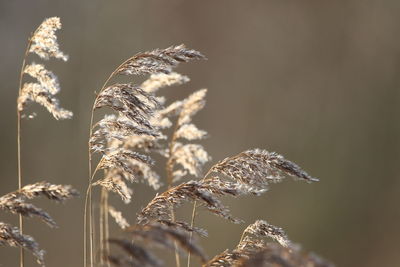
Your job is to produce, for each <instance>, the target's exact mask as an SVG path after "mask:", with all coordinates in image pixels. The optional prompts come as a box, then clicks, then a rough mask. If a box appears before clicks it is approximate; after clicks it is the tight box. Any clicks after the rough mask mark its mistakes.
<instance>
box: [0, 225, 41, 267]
mask: <svg viewBox="0 0 400 267" xmlns="http://www.w3.org/2000/svg"><path fill="white" fill-rule="evenodd" d="M0 246H10V247H20V248H24V249H26V250H28V251H30V252H32V254H33V256H35V258H36V260H37V262H38V263H39V264H40V265H43V266H44V250H41V249H40V248H39V244H38V243H37V242H36V241H35V240H34V239H33V238H32V237H31V236H29V235H23V234H21V232H20V230H19V229H18V227H13V226H11V225H9V224H6V223H3V222H0Z"/></svg>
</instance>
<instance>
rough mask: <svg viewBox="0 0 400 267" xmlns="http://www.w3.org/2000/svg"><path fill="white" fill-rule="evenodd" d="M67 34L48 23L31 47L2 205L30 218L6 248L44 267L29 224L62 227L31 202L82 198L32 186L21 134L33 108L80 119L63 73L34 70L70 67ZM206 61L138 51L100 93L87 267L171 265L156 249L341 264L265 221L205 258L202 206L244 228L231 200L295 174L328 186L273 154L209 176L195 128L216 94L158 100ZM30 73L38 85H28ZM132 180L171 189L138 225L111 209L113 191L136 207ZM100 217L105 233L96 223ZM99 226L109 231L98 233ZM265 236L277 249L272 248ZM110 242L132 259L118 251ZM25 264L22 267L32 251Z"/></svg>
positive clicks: (192, 55)
mask: <svg viewBox="0 0 400 267" xmlns="http://www.w3.org/2000/svg"><path fill="white" fill-rule="evenodd" d="M60 28H61V23H60V20H59V18H50V19H46V20H45V21H44V22H43V23H42V24H41V25H40V26H39V28H38V29H37V30H36V31H35V32H34V33H33V35H32V37H31V38H30V39H29V42H28V46H27V50H26V53H25V57H24V61H23V66H22V70H21V75H20V88H19V96H18V102H17V114H18V174H19V175H18V180H19V189H18V190H17V191H15V192H12V193H9V194H6V195H4V196H2V197H0V209H2V210H6V211H9V212H12V213H15V214H19V216H20V228H17V227H13V226H11V225H9V224H5V223H2V222H1V223H0V245H9V246H17V247H21V248H25V249H27V250H29V251H31V252H32V254H33V255H34V256H35V257H36V258H37V260H38V262H39V264H42V265H43V264H44V258H43V255H44V251H43V250H41V249H39V245H38V244H37V243H36V242H35V240H34V239H33V238H32V237H30V236H28V235H25V234H23V223H22V222H23V221H22V216H27V217H38V218H39V219H41V220H42V221H44V222H45V223H47V224H48V225H50V226H56V223H55V222H54V220H53V219H52V218H51V216H50V215H49V214H48V213H46V212H45V211H44V210H42V209H40V208H38V207H36V206H34V205H33V204H31V203H28V202H27V201H28V200H30V199H33V198H36V197H40V196H44V197H47V198H48V199H50V200H54V201H57V202H62V201H64V200H66V199H69V198H71V197H74V196H76V195H77V191H76V190H74V189H72V188H71V187H70V186H65V185H53V184H50V183H47V182H39V183H35V184H32V185H26V186H24V187H23V186H22V175H21V161H20V144H21V141H20V126H21V118H22V117H23V116H22V112H23V111H25V110H26V108H27V105H28V104H29V103H30V102H37V103H39V104H41V105H42V106H44V107H45V108H47V110H48V111H49V112H50V113H51V114H52V115H53V116H54V118H56V119H68V118H71V117H72V112H70V111H67V110H65V109H63V108H61V107H60V105H59V101H58V99H56V97H55V95H56V94H57V93H58V92H59V91H60V85H59V82H58V79H57V77H56V76H55V75H54V73H52V72H51V71H49V70H47V69H45V67H44V66H43V65H42V64H36V63H31V64H29V65H27V64H26V60H27V57H28V55H29V54H30V53H32V54H36V55H38V56H39V57H40V58H42V59H45V60H47V59H49V58H58V59H62V60H64V61H66V60H67V56H66V55H65V54H64V53H63V52H61V51H60V49H59V45H58V43H57V37H56V35H55V32H56V30H58V29H60ZM199 59H205V57H204V56H203V55H202V54H201V53H200V52H198V51H196V50H193V49H188V48H186V47H185V46H184V45H177V46H170V47H167V48H165V49H155V50H152V51H148V52H143V53H138V54H136V55H134V56H132V57H130V58H128V59H127V60H125V61H124V62H123V63H121V65H120V66H118V67H117V68H116V69H115V70H114V71H113V72H112V73H111V74H110V76H109V77H108V78H107V79H106V81H105V82H104V85H103V86H102V87H101V88H100V90H99V91H98V93H97V95H96V98H95V100H94V103H93V106H92V110H91V120H90V130H89V140H88V160H89V177H88V188H87V193H86V199H85V213H84V266H87V265H88V264H90V266H91V267H93V266H110V264H113V265H116V266H164V263H163V261H162V259H160V258H159V257H157V256H155V255H156V254H155V253H153V252H152V249H153V248H161V249H163V250H171V251H173V252H174V253H175V261H176V266H178V267H180V266H181V257H182V254H183V252H186V253H187V255H188V259H187V266H188V267H189V266H190V264H191V255H195V256H197V258H198V259H199V261H200V263H201V264H202V265H203V266H331V264H330V263H328V262H326V261H324V260H322V259H320V258H318V257H316V256H314V255H313V254H305V253H303V252H302V251H301V250H300V246H298V245H296V244H294V243H293V242H292V241H290V240H289V239H288V237H287V235H286V234H285V232H284V231H283V230H282V229H281V228H279V227H276V226H274V225H271V224H269V223H267V222H266V221H264V220H257V221H256V222H255V223H253V224H250V225H249V226H248V227H247V228H245V230H244V231H243V233H242V236H241V238H240V241H239V243H238V245H237V246H236V247H235V248H234V249H232V250H225V251H224V252H222V253H220V254H218V255H216V256H214V257H213V258H212V259H209V258H208V257H207V256H206V255H205V254H204V252H203V249H202V248H201V245H200V242H199V240H198V239H197V236H202V237H207V236H208V233H207V231H206V230H204V229H201V228H198V227H196V220H198V219H199V214H198V213H199V212H198V209H199V208H203V209H204V210H206V211H208V212H211V213H213V214H216V215H218V216H220V217H222V218H224V219H226V220H228V221H230V222H233V223H242V222H243V220H242V219H240V218H236V216H233V215H232V214H231V212H230V210H229V209H228V208H227V207H226V206H225V205H224V204H223V203H222V200H221V198H222V197H223V196H231V197H242V196H246V195H249V194H251V195H260V194H261V193H264V192H266V191H267V190H268V189H269V186H270V185H271V184H272V183H277V182H281V181H282V180H283V179H284V178H285V177H286V176H291V177H294V178H295V179H297V180H303V181H306V182H309V183H311V182H316V181H318V179H316V178H314V177H312V176H310V175H309V174H308V173H307V172H305V171H304V170H303V169H302V168H300V167H299V166H298V165H297V164H295V163H294V162H291V161H289V160H287V159H285V158H284V157H283V156H282V155H279V154H278V153H275V152H268V151H266V150H263V149H251V150H247V151H243V152H241V153H239V154H237V155H234V156H231V157H228V158H226V159H224V160H221V161H219V162H217V163H215V164H214V165H212V166H211V168H209V169H208V171H207V172H203V167H204V165H205V164H206V163H207V162H209V161H210V160H211V157H210V155H209V154H208V152H207V151H206V149H205V148H204V147H203V146H202V145H201V144H199V141H200V140H202V139H204V138H206V137H208V134H207V132H206V131H205V130H202V129H199V128H198V127H197V126H196V125H195V123H194V122H193V121H194V116H195V115H196V114H197V113H198V112H199V111H200V110H201V109H203V108H204V107H205V103H206V101H205V97H206V93H207V89H201V90H198V91H195V92H194V93H192V94H190V95H189V96H188V97H187V98H185V99H183V100H178V101H175V102H173V103H170V104H167V100H166V98H165V97H162V96H159V95H157V94H158V92H159V91H160V90H161V89H162V88H165V87H168V86H175V85H181V84H184V83H187V82H188V81H189V78H188V77H187V76H185V75H181V74H179V73H177V72H173V70H174V69H175V68H176V67H177V66H178V65H179V63H184V62H189V61H192V60H199ZM25 74H28V75H29V76H30V77H31V78H33V79H35V80H36V82H33V83H32V82H30V83H25V84H24V85H22V80H23V78H24V77H25ZM119 75H127V76H131V75H149V77H148V78H147V79H146V80H145V81H144V82H143V83H142V84H140V85H139V84H136V83H134V82H128V83H126V82H125V83H118V82H113V80H114V79H117V77H118V76H119ZM98 109H108V111H109V112H107V113H108V114H107V115H105V116H104V117H103V118H99V119H97V118H96V117H95V111H96V110H98ZM94 155H97V157H94ZM154 155H158V156H162V157H163V158H164V161H165V162H164V166H165V173H164V174H163V175H161V174H158V173H156V172H155V171H154V170H153V167H154V166H155V165H156V164H157V163H156V162H155V161H154V160H153V158H154ZM95 159H96V160H95ZM93 166H95V167H94V168H93ZM204 173H205V174H204ZM127 182H129V183H133V182H145V183H147V184H148V185H149V186H150V187H152V188H153V189H154V190H159V189H160V188H162V186H163V185H164V184H165V185H166V188H165V190H163V191H161V192H158V193H157V194H156V196H155V197H154V198H153V199H152V200H151V201H150V202H149V203H148V204H147V205H145V207H144V208H143V209H142V210H141V211H140V212H139V213H138V214H137V219H136V222H135V223H133V224H130V223H129V222H128V220H127V219H125V217H124V216H123V214H122V212H120V211H118V209H117V208H115V207H114V206H111V205H110V204H109V195H108V194H109V192H110V191H111V192H114V193H116V194H117V195H119V197H120V198H121V199H122V201H123V202H124V203H125V204H129V203H130V202H131V201H132V198H133V190H132V189H131V188H130V187H129V186H128V184H127ZM93 186H100V187H101V192H100V198H99V200H98V203H99V205H98V206H99V210H98V214H97V210H96V207H97V206H96V205H94V203H97V201H96V200H97V199H96V200H95V201H94V200H93V198H94V197H96V195H95V194H93V188H92V187H93ZM186 202H189V203H193V211H192V216H191V220H190V221H185V220H183V219H180V218H178V216H177V215H176V210H177V209H178V208H179V207H181V206H182V205H183V204H184V203H186ZM97 215H98V225H97V223H96V221H95V217H96V216H97ZM109 216H111V217H112V218H113V219H114V221H115V223H116V224H117V225H118V226H119V227H120V228H121V229H122V231H123V233H124V237H122V238H110V232H109V231H110V230H109ZM97 226H98V229H99V231H98V232H95V230H94V229H95V228H96V229H97ZM97 235H98V236H97ZM211 238H212V237H211ZM265 238H270V239H272V240H273V241H275V243H267V242H265V241H264V239H265ZM88 241H89V242H88ZM110 244H113V245H115V247H119V248H120V249H122V250H123V251H124V252H125V253H124V254H121V255H117V254H115V251H114V252H113V253H111V249H110ZM21 251H22V250H21ZM88 252H89V257H88V255H87V254H88ZM20 262H21V267H22V266H23V265H24V259H23V253H21V261H20Z"/></svg>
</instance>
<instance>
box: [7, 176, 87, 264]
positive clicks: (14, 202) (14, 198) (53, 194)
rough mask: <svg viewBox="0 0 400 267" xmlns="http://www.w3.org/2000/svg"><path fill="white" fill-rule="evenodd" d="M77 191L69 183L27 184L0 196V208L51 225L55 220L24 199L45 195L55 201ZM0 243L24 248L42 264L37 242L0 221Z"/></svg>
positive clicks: (73, 195) (76, 194) (41, 253)
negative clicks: (35, 218) (36, 218)
mask: <svg viewBox="0 0 400 267" xmlns="http://www.w3.org/2000/svg"><path fill="white" fill-rule="evenodd" d="M78 195H79V194H78V191H76V190H75V189H73V188H72V187H71V186H69V185H55V184H50V183H47V182H38V183H35V184H29V185H26V186H24V187H22V188H21V189H19V190H17V191H14V192H11V193H8V194H5V195H4V196H2V197H0V209H2V210H6V211H9V212H11V213H14V214H20V215H22V216H26V217H33V216H35V217H38V218H39V219H41V220H42V221H44V222H45V223H46V224H48V225H49V226H51V227H55V226H57V225H56V222H55V221H54V220H53V218H51V217H50V215H49V214H48V213H47V212H45V211H44V210H42V209H40V208H38V207H36V206H34V205H32V204H30V203H26V200H28V199H33V198H37V197H46V198H48V199H50V200H54V201H56V202H64V201H65V200H67V199H70V198H73V197H76V196H78ZM0 245H9V246H14V247H21V248H25V249H27V250H29V251H31V252H32V253H33V255H34V256H35V257H36V259H37V261H38V263H39V264H41V265H44V251H43V250H40V249H39V245H38V243H37V242H36V241H35V240H34V239H33V238H32V237H30V236H28V235H24V234H22V233H21V231H20V229H19V228H17V227H12V226H10V225H8V224H5V223H3V222H0Z"/></svg>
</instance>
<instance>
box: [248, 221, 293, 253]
mask: <svg viewBox="0 0 400 267" xmlns="http://www.w3.org/2000/svg"><path fill="white" fill-rule="evenodd" d="M244 234H253V235H255V236H257V237H269V238H272V239H273V240H275V241H276V242H278V243H279V244H281V245H282V246H284V247H291V246H292V244H291V243H292V242H291V241H290V240H289V239H288V237H287V236H286V233H285V232H284V231H283V229H282V228H279V227H276V226H273V225H271V224H269V223H267V222H266V221H264V220H257V221H256V222H255V223H253V224H250V225H249V226H247V228H246V229H245V230H244Z"/></svg>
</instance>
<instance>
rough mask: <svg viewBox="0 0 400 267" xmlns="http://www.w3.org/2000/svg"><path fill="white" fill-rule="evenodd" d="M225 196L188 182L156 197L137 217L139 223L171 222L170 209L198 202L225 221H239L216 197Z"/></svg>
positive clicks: (207, 186) (210, 188) (195, 182)
mask: <svg viewBox="0 0 400 267" xmlns="http://www.w3.org/2000/svg"><path fill="white" fill-rule="evenodd" d="M224 194H226V193H225V192H224V191H223V190H220V189H218V188H217V187H214V186H212V185H211V184H206V183H205V184H202V183H201V182H197V181H189V182H186V183H183V184H180V185H178V186H175V187H172V188H170V189H169V190H167V191H165V192H164V193H162V194H160V195H158V196H156V197H155V198H154V199H153V200H152V201H150V203H149V204H148V205H147V206H146V207H145V208H144V209H142V211H141V213H140V214H139V216H138V220H139V222H141V223H144V222H147V221H149V220H153V219H165V220H170V221H173V218H171V212H170V211H171V208H176V207H179V206H180V205H182V204H183V203H184V202H194V201H199V202H200V203H202V205H204V207H205V208H206V209H207V210H208V211H210V212H212V213H214V214H217V215H219V216H221V217H223V218H225V219H228V220H230V221H232V222H234V223H239V222H240V220H238V219H236V218H233V217H232V216H231V215H230V213H229V210H228V209H227V208H226V207H224V206H223V205H222V203H221V201H220V200H219V199H218V198H217V197H216V195H224Z"/></svg>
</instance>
